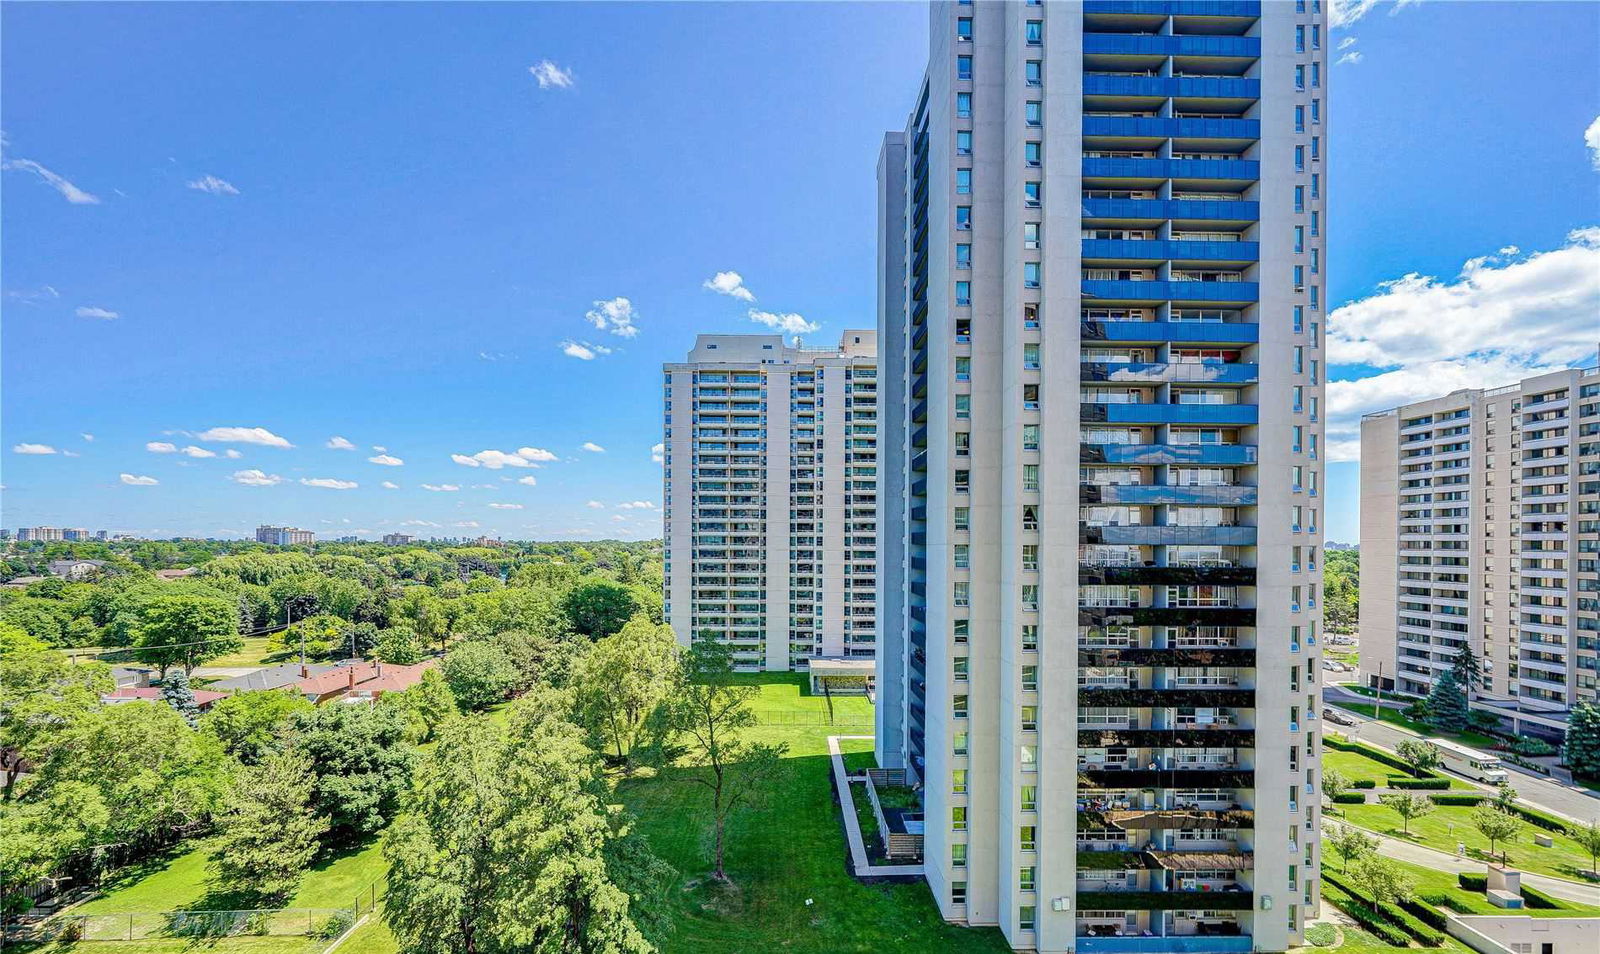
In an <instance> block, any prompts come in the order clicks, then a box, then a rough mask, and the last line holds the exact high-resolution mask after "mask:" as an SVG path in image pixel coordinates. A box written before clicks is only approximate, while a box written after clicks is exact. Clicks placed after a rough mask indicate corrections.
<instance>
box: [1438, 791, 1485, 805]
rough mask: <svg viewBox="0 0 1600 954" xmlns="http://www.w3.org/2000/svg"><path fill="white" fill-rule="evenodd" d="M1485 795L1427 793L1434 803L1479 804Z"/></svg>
mask: <svg viewBox="0 0 1600 954" xmlns="http://www.w3.org/2000/svg"><path fill="white" fill-rule="evenodd" d="M1488 797H1489V796H1487V795H1469V794H1467V793H1465V792H1461V793H1452V794H1449V795H1429V796H1428V798H1430V799H1432V801H1433V803H1434V804H1435V805H1469V806H1471V805H1480V804H1482V803H1483V800H1484V799H1485V798H1488Z"/></svg>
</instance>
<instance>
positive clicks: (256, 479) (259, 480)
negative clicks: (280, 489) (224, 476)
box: [228, 470, 283, 487]
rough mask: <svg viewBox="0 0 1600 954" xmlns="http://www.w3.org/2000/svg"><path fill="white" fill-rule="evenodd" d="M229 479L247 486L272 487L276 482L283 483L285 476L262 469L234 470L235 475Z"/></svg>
mask: <svg viewBox="0 0 1600 954" xmlns="http://www.w3.org/2000/svg"><path fill="white" fill-rule="evenodd" d="M228 479H229V480H231V481H233V482H234V483H236V484H243V485H245V486H246V487H271V486H274V485H275V484H281V483H283V478H282V477H279V476H278V475H277V474H269V473H267V472H265V471H261V470H236V471H234V472H233V476H232V477H229V478H228Z"/></svg>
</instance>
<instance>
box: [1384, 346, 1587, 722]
mask: <svg viewBox="0 0 1600 954" xmlns="http://www.w3.org/2000/svg"><path fill="white" fill-rule="evenodd" d="M1597 594H1600V368H1588V369H1585V370H1570V371H1557V372H1554V373H1551V374H1542V375H1539V376H1538V377H1533V378H1528V379H1526V380H1523V381H1521V382H1519V383H1517V384H1512V385H1507V386H1505V387H1499V388H1493V389H1489V390H1484V389H1468V390H1461V391H1454V392H1452V393H1450V394H1447V395H1445V396H1444V397H1438V398H1433V399H1431V400H1427V401H1417V402H1415V403H1412V404H1407V405H1405V406H1403V407H1399V408H1395V409H1394V410H1392V411H1382V412H1379V413H1375V414H1369V415H1367V416H1366V417H1364V418H1362V420H1361V610H1360V614H1361V620H1360V633H1361V666H1360V673H1361V680H1362V681H1363V682H1364V683H1366V684H1368V685H1370V686H1374V687H1377V686H1382V687H1383V688H1384V689H1386V690H1394V691H1396V692H1398V693H1400V694H1403V695H1407V696H1425V695H1427V694H1428V692H1429V690H1431V689H1432V688H1433V685H1434V683H1435V682H1436V681H1437V680H1438V679H1439V678H1440V677H1441V676H1442V675H1443V674H1444V672H1445V671H1446V670H1449V669H1451V668H1453V667H1454V665H1455V659H1456V656H1457V655H1459V654H1460V652H1461V650H1462V648H1463V647H1470V648H1471V650H1472V652H1473V653H1474V654H1475V655H1476V656H1477V657H1478V659H1479V661H1480V662H1479V665H1480V669H1481V677H1480V682H1479V683H1478V684H1477V685H1474V686H1472V687H1470V698H1469V702H1468V704H1469V706H1470V707H1471V708H1472V709H1474V710H1477V711H1480V712H1486V713H1489V714H1492V715H1494V716H1497V717H1498V718H1499V719H1500V722H1501V724H1502V726H1503V727H1504V728H1505V729H1507V730H1508V731H1512V732H1515V733H1516V734H1518V735H1526V734H1536V735H1542V736H1545V737H1547V738H1552V739H1559V738H1560V737H1561V734H1562V733H1563V732H1565V730H1566V724H1567V714H1568V711H1569V710H1570V709H1571V708H1572V705H1573V704H1574V703H1576V702H1580V701H1585V700H1587V701H1590V702H1593V701H1595V699H1596V698H1597V694H1600V684H1597V680H1600V595H1597Z"/></svg>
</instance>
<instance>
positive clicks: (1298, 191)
mask: <svg viewBox="0 0 1600 954" xmlns="http://www.w3.org/2000/svg"><path fill="white" fill-rule="evenodd" d="M1294 210H1295V211H1296V212H1304V211H1305V210H1306V187H1305V186H1299V185H1297V186H1295V187H1294ZM967 213H968V215H969V216H970V215H971V213H972V210H971V209H968V210H967ZM961 227H962V226H961V210H960V209H957V210H956V228H958V229H959V228H961ZM966 227H967V228H969V229H970V228H972V225H971V223H970V222H969V223H968V224H967V226H966ZM1311 234H1312V235H1315V234H1317V233H1316V230H1315V229H1312V231H1311Z"/></svg>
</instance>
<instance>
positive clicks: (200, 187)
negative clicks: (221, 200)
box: [185, 176, 239, 195]
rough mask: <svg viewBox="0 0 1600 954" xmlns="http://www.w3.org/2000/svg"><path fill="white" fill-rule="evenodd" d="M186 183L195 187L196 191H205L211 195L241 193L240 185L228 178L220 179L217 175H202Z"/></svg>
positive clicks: (190, 186)
mask: <svg viewBox="0 0 1600 954" xmlns="http://www.w3.org/2000/svg"><path fill="white" fill-rule="evenodd" d="M185 185H187V186H188V187H189V188H191V189H194V190H195V191H196V192H205V193H208V194H210V195H238V194H239V189H238V187H236V186H235V185H234V184H233V183H231V182H229V181H228V180H226V179H218V178H217V177H216V176H201V177H200V178H198V179H194V180H191V181H189V182H187V183H185Z"/></svg>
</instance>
